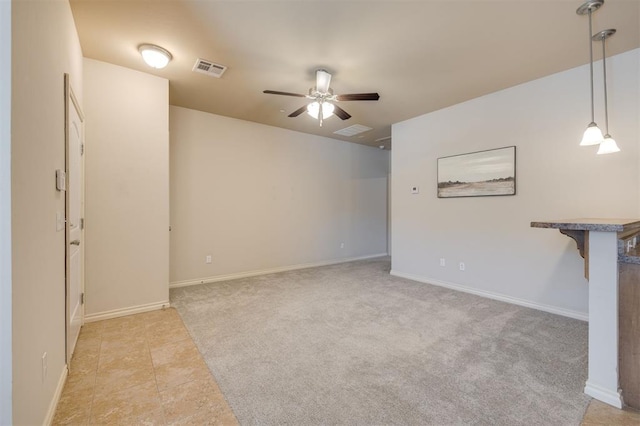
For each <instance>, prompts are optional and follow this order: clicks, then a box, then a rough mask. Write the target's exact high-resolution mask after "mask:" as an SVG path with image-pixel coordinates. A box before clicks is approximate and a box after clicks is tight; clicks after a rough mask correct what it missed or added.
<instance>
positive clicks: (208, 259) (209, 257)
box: [204, 255, 211, 263]
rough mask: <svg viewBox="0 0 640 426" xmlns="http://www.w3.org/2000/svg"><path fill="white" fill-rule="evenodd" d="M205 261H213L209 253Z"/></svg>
mask: <svg viewBox="0 0 640 426" xmlns="http://www.w3.org/2000/svg"><path fill="white" fill-rule="evenodd" d="M204 261H205V263H211V255H208V256H207V257H206V258H205V260H204Z"/></svg>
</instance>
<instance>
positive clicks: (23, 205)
mask: <svg viewBox="0 0 640 426" xmlns="http://www.w3.org/2000/svg"><path fill="white" fill-rule="evenodd" d="M1 26H2V31H4V30H5V27H4V25H1ZM11 28H12V70H11V71H12V104H11V132H12V140H11V150H12V152H11V179H12V186H11V192H12V199H11V215H12V279H13V288H12V291H13V297H12V298H13V309H12V321H13V324H12V334H13V341H12V346H13V424H16V425H24V424H29V425H35V424H42V423H43V422H44V421H45V419H46V418H47V416H48V415H50V414H51V413H52V410H53V409H54V408H55V407H54V406H53V403H54V402H55V401H54V400H55V395H56V390H59V389H60V388H59V385H60V384H61V378H63V377H64V375H63V374H64V372H65V371H66V369H65V319H64V318H65V279H64V274H65V270H64V268H65V233H64V231H61V232H57V231H56V213H61V214H63V215H64V211H65V205H64V195H63V194H62V193H60V192H57V191H56V189H55V170H56V169H64V167H65V141H64V105H65V103H64V73H69V74H70V76H71V84H72V85H73V87H74V89H75V91H76V95H77V96H78V100H79V101H80V103H82V52H81V49H80V43H79V41H78V36H77V34H76V30H75V25H74V22H73V17H72V14H71V9H70V7H69V4H68V2H66V1H14V2H12V24H11ZM1 62H2V64H6V61H5V60H2V61H1ZM2 81H5V80H4V78H3V79H2ZM2 116H3V117H5V115H4V114H2ZM2 170H3V172H4V170H6V169H4V167H3V168H2ZM3 347H4V345H3ZM44 352H46V353H47V359H48V372H47V375H46V376H45V377H42V368H41V365H42V360H41V357H42V355H43V353H44Z"/></svg>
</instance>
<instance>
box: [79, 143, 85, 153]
mask: <svg viewBox="0 0 640 426" xmlns="http://www.w3.org/2000/svg"><path fill="white" fill-rule="evenodd" d="M80 155H84V144H83V143H81V144H80Z"/></svg>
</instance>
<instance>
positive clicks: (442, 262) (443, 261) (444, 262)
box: [440, 257, 447, 266]
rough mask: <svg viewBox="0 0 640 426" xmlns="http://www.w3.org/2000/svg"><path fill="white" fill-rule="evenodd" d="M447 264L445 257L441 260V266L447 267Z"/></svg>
mask: <svg viewBox="0 0 640 426" xmlns="http://www.w3.org/2000/svg"><path fill="white" fill-rule="evenodd" d="M446 264H447V263H446V261H445V260H444V257H441V258H440V266H445V265H446Z"/></svg>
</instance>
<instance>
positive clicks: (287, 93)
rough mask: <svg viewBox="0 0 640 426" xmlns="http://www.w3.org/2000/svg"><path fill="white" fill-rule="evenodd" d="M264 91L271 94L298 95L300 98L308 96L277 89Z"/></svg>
mask: <svg viewBox="0 0 640 426" xmlns="http://www.w3.org/2000/svg"><path fill="white" fill-rule="evenodd" d="M262 93H267V94H269V95H284V96H297V97H298V98H306V97H307V95H301V94H299V93H289V92H278V91H277V90H264V91H263V92H262Z"/></svg>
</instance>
